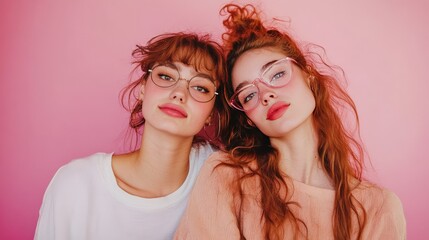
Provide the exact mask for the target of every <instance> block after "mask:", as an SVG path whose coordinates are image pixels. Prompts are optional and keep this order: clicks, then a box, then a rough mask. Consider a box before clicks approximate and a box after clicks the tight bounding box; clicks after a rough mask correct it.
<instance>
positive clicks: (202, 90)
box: [189, 76, 216, 102]
mask: <svg viewBox="0 0 429 240" xmlns="http://www.w3.org/2000/svg"><path fill="white" fill-rule="evenodd" d="M215 91H216V86H215V84H214V82H213V81H212V80H211V79H209V78H206V77H201V76H195V77H193V78H192V79H191V80H190V81H189V94H191V96H192V97H193V98H194V99H195V100H197V101H199V102H208V101H210V100H212V99H213V97H214V96H215Z"/></svg>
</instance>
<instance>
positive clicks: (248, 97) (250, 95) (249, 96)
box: [244, 92, 256, 103]
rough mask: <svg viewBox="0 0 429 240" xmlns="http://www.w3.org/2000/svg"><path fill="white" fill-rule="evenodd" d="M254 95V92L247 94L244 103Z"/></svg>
mask: <svg viewBox="0 0 429 240" xmlns="http://www.w3.org/2000/svg"><path fill="white" fill-rule="evenodd" d="M255 95H256V92H252V93H251V94H249V95H247V97H245V98H244V103H247V102H249V101H251V100H252V99H253V97H254V96H255Z"/></svg>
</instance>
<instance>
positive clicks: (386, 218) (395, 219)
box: [364, 189, 406, 240]
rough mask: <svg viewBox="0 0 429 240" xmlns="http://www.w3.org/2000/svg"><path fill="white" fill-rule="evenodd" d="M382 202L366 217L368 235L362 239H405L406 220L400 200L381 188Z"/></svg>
mask: <svg viewBox="0 0 429 240" xmlns="http://www.w3.org/2000/svg"><path fill="white" fill-rule="evenodd" d="M382 192H383V194H382V198H383V200H382V204H381V207H380V209H379V210H378V211H377V213H376V214H375V215H374V216H369V217H368V226H369V227H370V230H369V231H368V236H367V237H366V238H365V236H364V239H391V240H403V239H406V222H405V216H404V211H403V208H402V203H401V200H400V199H399V198H398V196H396V195H395V194H394V193H393V192H391V191H389V190H386V189H383V191H382Z"/></svg>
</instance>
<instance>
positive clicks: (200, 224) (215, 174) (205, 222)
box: [175, 153, 240, 240]
mask: <svg viewBox="0 0 429 240" xmlns="http://www.w3.org/2000/svg"><path fill="white" fill-rule="evenodd" d="M222 154H224V153H214V154H213V155H212V156H211V157H210V158H209V159H208V160H207V161H206V163H205V165H204V166H203V167H202V169H201V172H200V175H199V176H198V179H197V182H196V183H195V186H194V188H193V190H192V193H191V195H190V199H189V202H188V208H187V209H186V211H185V214H184V216H183V217H182V220H181V222H180V225H179V227H178V229H177V231H176V235H175V239H180V240H183V239H188V240H193V239H240V231H239V227H238V223H237V217H236V215H235V203H234V197H233V192H232V191H231V188H230V184H231V181H232V180H233V171H232V169H231V168H229V167H224V166H219V167H216V166H217V165H218V164H219V163H220V159H222V156H221V155H222Z"/></svg>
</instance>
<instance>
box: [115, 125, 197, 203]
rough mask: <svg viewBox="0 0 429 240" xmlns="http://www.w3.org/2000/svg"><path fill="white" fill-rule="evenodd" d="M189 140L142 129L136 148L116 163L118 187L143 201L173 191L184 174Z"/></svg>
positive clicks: (186, 173)
mask: <svg viewBox="0 0 429 240" xmlns="http://www.w3.org/2000/svg"><path fill="white" fill-rule="evenodd" d="M192 140H193V137H179V136H172V135H170V134H168V133H165V132H160V131H157V130H156V129H153V128H150V127H148V128H145V129H144V132H143V135H142V143H141V147H140V149H139V150H137V151H135V152H133V153H130V154H125V155H123V158H122V160H121V161H116V163H117V164H116V167H117V169H116V171H115V174H116V175H117V179H118V184H119V186H120V187H121V188H123V189H124V190H125V191H127V192H129V193H131V194H134V195H138V196H141V197H147V198H151V197H152V198H153V197H161V196H165V195H168V194H170V193H172V192H174V191H175V190H177V189H178V188H179V187H180V186H181V185H182V184H183V182H184V181H185V179H186V177H187V175H188V170H189V153H190V151H191V147H192ZM114 170H115V165H114Z"/></svg>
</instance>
